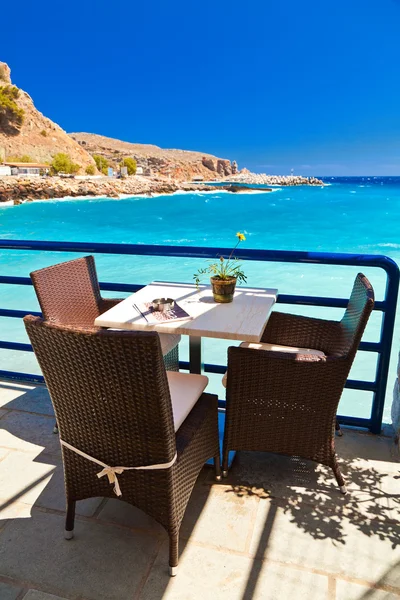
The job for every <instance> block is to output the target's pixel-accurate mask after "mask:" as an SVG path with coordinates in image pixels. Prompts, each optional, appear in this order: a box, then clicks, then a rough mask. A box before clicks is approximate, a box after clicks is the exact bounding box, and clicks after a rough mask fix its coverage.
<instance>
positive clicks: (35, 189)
mask: <svg viewBox="0 0 400 600" xmlns="http://www.w3.org/2000/svg"><path fill="white" fill-rule="evenodd" d="M251 175H252V174H249V175H246V181H243V180H242V179H240V180H237V181H236V178H235V179H234V180H232V178H231V179H230V180H229V182H228V181H227V182H225V181H224V180H219V181H215V184H216V185H215V186H213V183H214V182H207V184H206V183H203V182H198V183H194V182H193V183H189V182H186V183H185V182H181V181H173V180H168V179H162V178H150V177H143V176H134V177H127V178H126V179H110V178H107V177H104V178H101V179H98V178H97V179H91V178H87V179H81V178H79V179H78V178H64V177H48V178H47V177H15V176H3V177H0V204H3V203H5V202H12V203H13V204H21V203H23V202H32V201H34V200H42V201H43V200H56V199H62V198H82V197H88V198H90V197H91V198H121V197H126V196H129V197H132V196H149V197H152V196H155V195H166V194H173V193H176V192H202V193H204V192H205V193H207V192H214V193H215V191H226V192H232V193H239V194H240V193H246V192H247V193H250V192H255V193H268V192H270V191H272V190H271V188H266V187H263V188H260V187H258V186H259V184H260V183H262V184H263V185H265V183H267V182H264V181H263V182H260V181H259V179H258V176H255V177H257V181H251V179H252V177H251ZM266 177H268V178H269V177H270V176H266ZM271 179H272V176H271ZM273 179H274V184H273V185H276V184H275V179H278V178H275V177H273ZM279 180H280V183H279V184H278V185H323V183H322V182H321V181H318V183H314V181H312V182H311V181H310V180H309V179H306V178H302V177H299V176H298V177H297V178H293V177H287V178H282V177H281V178H279Z"/></svg>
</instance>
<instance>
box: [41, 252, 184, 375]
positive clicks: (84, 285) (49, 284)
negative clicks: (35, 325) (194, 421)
mask: <svg viewBox="0 0 400 600" xmlns="http://www.w3.org/2000/svg"><path fill="white" fill-rule="evenodd" d="M30 276H31V279H32V283H33V286H34V288H35V291H36V294H37V297H38V300H39V304H40V308H41V310H42V314H43V317H44V318H45V319H46V320H51V321H57V322H58V323H63V324H64V325H72V326H76V327H90V328H91V327H94V320H95V319H96V317H98V316H99V315H101V314H102V313H104V312H106V311H107V310H109V309H110V308H112V307H113V306H115V305H116V304H118V303H119V302H121V299H119V298H117V299H115V298H102V297H101V294H100V287H99V281H98V278H97V273H96V265H95V262H94V257H93V256H85V257H83V258H77V259H75V260H70V261H68V262H64V263H60V264H57V265H53V266H51V267H46V268H44V269H40V270H38V271H33V272H32V273H31V274H30ZM160 339H161V348H162V351H163V354H164V362H165V366H166V368H167V369H168V370H169V371H179V351H178V344H179V342H180V339H181V338H180V336H179V335H169V334H161V335H160Z"/></svg>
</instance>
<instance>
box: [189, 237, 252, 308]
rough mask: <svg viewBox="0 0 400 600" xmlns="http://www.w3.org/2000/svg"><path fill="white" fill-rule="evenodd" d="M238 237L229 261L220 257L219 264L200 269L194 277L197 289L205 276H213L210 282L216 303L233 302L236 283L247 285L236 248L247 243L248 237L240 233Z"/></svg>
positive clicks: (212, 263) (211, 263) (211, 264)
mask: <svg viewBox="0 0 400 600" xmlns="http://www.w3.org/2000/svg"><path fill="white" fill-rule="evenodd" d="M236 237H237V238H238V241H237V243H236V246H234V248H233V249H232V252H231V253H230V255H229V257H228V258H227V259H225V258H224V257H223V256H220V257H219V260H218V261H217V262H210V264H209V265H208V266H207V267H205V268H204V269H199V270H198V271H197V273H195V274H194V275H193V279H194V280H195V283H196V286H197V287H198V286H199V284H200V281H201V278H202V276H203V275H207V274H208V275H211V277H210V281H211V287H212V291H213V296H214V300H215V302H232V300H233V296H234V293H235V287H236V283H237V282H239V283H245V282H246V281H247V277H246V275H245V274H244V273H243V270H242V265H241V263H240V262H238V259H237V258H235V257H234V252H235V250H236V248H237V247H238V246H239V244H240V242H244V241H245V239H246V237H245V235H244V234H243V233H240V232H238V233H237V234H236Z"/></svg>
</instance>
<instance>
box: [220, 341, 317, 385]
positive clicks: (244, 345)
mask: <svg viewBox="0 0 400 600" xmlns="http://www.w3.org/2000/svg"><path fill="white" fill-rule="evenodd" d="M239 348H251V349H253V350H267V351H269V352H291V353H293V354H313V355H314V356H320V357H321V358H325V354H324V353H323V352H321V350H313V349H312V348H296V347H295V346H277V345H275V344H262V343H261V342H242V343H241V344H240V346H239ZM227 376H228V371H227V372H226V373H225V375H224V376H223V378H222V385H223V386H224V387H226V382H227V378H228V377H227Z"/></svg>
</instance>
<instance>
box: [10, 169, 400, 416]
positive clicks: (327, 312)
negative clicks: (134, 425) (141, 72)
mask: <svg viewBox="0 0 400 600" xmlns="http://www.w3.org/2000/svg"><path fill="white" fill-rule="evenodd" d="M325 181H326V182H327V183H329V185H327V186H326V187H287V188H276V189H274V191H273V192H271V193H257V192H255V193H245V194H231V193H227V192H223V191H221V192H218V191H217V192H215V191H212V192H208V193H197V194H192V193H183V194H175V195H172V196H162V197H161V196H160V197H155V198H126V199H121V200H114V199H113V200H109V199H91V200H77V199H74V200H62V201H56V200H54V201H43V202H33V203H28V204H24V205H21V206H15V207H13V206H5V207H0V238H2V239H36V240H55V241H56V240H68V241H85V242H89V241H95V242H117V243H134V244H166V245H168V244H179V245H182V246H186V245H187V246H190V245H196V246H214V247H215V246H217V247H230V246H232V245H233V244H234V243H235V240H236V238H235V233H236V232H237V231H242V232H244V233H245V234H246V237H247V240H246V242H244V244H245V246H246V248H264V249H274V250H278V249H282V250H305V251H327V252H358V253H366V254H386V255H388V256H390V257H392V258H393V259H394V260H396V261H397V262H400V178H374V177H364V178H326V179H325ZM0 206H1V205H0ZM74 256H75V255H72V254H70V253H65V254H59V253H50V252H23V251H18V252H16V251H3V252H1V253H0V273H1V274H2V275H19V276H27V275H28V274H29V272H30V271H31V270H34V269H38V268H41V267H43V266H46V265H50V264H54V263H55V262H61V261H63V260H69V259H71V258H73V257H74ZM96 262H97V268H98V273H99V278H100V279H101V280H103V281H115V282H127V283H128V282H129V283H142V284H146V283H148V282H150V281H152V280H153V279H162V280H172V281H183V280H185V281H192V275H193V273H194V272H195V271H196V270H197V268H198V267H199V266H202V265H203V261H201V260H197V259H196V260H194V259H175V258H173V259H168V258H148V257H143V258H141V257H134V256H106V255H99V256H97V257H96ZM245 271H246V274H247V275H248V285H250V286H259V287H277V288H278V289H279V291H280V292H281V293H285V294H290V293H296V294H311V295H332V296H338V297H348V296H349V293H350V290H351V287H352V282H353V279H354V277H355V275H356V273H357V269H355V268H349V267H335V266H319V265H311V264H310V265H293V264H278V263H250V262H249V263H246V264H245ZM365 274H366V275H367V276H368V277H369V278H370V280H371V282H372V284H373V285H374V287H375V290H376V296H377V298H378V299H381V298H382V297H383V290H384V284H385V274H384V273H383V271H380V270H378V269H368V270H366V272H365ZM111 295H113V296H115V295H116V294H111ZM0 306H1V307H4V308H20V309H27V310H38V305H37V303H36V300H35V297H34V293H33V290H32V289H31V288H28V287H24V286H6V285H2V286H1V289H0ZM278 308H279V310H288V311H289V312H298V313H302V314H312V315H315V316H321V317H328V318H329V317H331V318H340V316H341V314H342V311H340V310H336V309H323V308H316V307H314V308H312V307H311V308H306V309H304V308H301V309H297V310H295V308H294V307H284V306H283V305H279V307H278ZM0 326H1V339H3V340H10V341H11V340H13V341H27V340H26V336H25V332H24V329H23V326H22V323H21V322H18V321H17V320H16V319H7V318H0ZM379 329H380V314H379V313H376V314H373V318H372V319H371V322H370V324H369V326H368V330H367V332H366V335H365V337H364V339H366V340H368V341H375V340H377V339H378V335H379ZM398 340H399V335H398V332H397V331H396V332H395V336H394V345H393V360H392V365H391V372H390V380H389V383H388V393H387V401H386V409H385V415H384V420H385V421H386V422H388V421H390V403H391V394H392V388H393V383H394V378H395V367H396V355H397V352H398V350H399V344H398ZM228 345H229V343H228V342H223V341H216V340H206V341H205V360H206V362H214V363H219V364H226V348H227V346H228ZM186 352H187V347H186V345H185V344H184V345H183V348H182V357H183V359H185V358H186V357H185V354H186ZM375 367H376V360H375V355H374V354H371V353H366V352H360V353H359V355H358V357H357V359H356V362H355V364H354V367H353V370H352V374H351V376H352V377H357V378H358V377H366V378H367V379H373V378H374V374H375ZM0 368H1V369H9V370H16V371H27V372H31V373H34V372H38V367H37V365H36V363H35V359H34V357H33V355H31V354H28V353H22V352H16V351H7V350H0ZM210 379H211V387H212V389H214V390H216V391H217V392H219V394H220V395H221V396H222V394H223V388H222V387H221V385H220V377H219V376H217V375H212V376H211V377H210ZM370 406H371V395H370V393H367V392H358V391H351V390H346V391H345V394H344V396H343V399H342V403H341V407H340V412H341V413H342V414H348V415H354V416H365V417H368V416H369V413H370Z"/></svg>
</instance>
